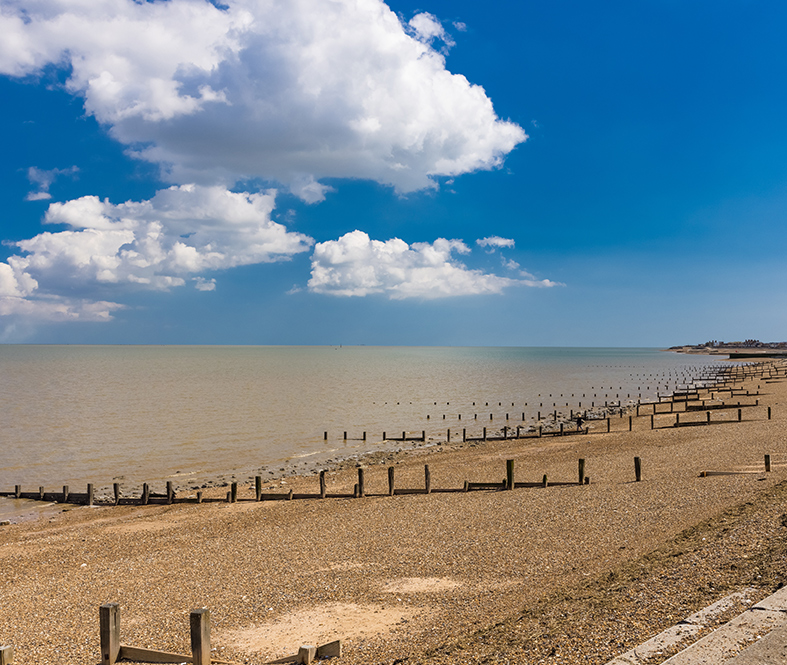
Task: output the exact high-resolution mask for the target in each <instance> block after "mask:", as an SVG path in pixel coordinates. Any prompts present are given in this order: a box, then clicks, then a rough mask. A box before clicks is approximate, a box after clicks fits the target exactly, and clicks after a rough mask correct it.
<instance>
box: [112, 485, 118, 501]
mask: <svg viewBox="0 0 787 665" xmlns="http://www.w3.org/2000/svg"><path fill="white" fill-rule="evenodd" d="M112 492H113V493H114V495H115V505H116V506H117V505H118V504H119V503H120V483H112Z"/></svg>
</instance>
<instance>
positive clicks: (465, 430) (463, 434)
mask: <svg viewBox="0 0 787 665" xmlns="http://www.w3.org/2000/svg"><path fill="white" fill-rule="evenodd" d="M466 441H467V429H466V428H464V427H463V428H462V443H465V442H466Z"/></svg>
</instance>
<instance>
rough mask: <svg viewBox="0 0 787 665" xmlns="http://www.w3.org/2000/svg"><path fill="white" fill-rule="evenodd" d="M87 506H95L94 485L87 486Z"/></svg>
mask: <svg viewBox="0 0 787 665" xmlns="http://www.w3.org/2000/svg"><path fill="white" fill-rule="evenodd" d="M87 505H88V506H92V505H93V483H88V484H87Z"/></svg>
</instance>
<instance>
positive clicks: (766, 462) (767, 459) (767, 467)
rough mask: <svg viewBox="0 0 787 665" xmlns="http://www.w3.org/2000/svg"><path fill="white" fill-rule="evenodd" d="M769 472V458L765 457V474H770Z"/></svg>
mask: <svg viewBox="0 0 787 665" xmlns="http://www.w3.org/2000/svg"><path fill="white" fill-rule="evenodd" d="M770 470H771V456H770V455H766V456H765V473H770Z"/></svg>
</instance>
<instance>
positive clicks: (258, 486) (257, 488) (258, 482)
mask: <svg viewBox="0 0 787 665" xmlns="http://www.w3.org/2000/svg"><path fill="white" fill-rule="evenodd" d="M254 497H255V499H256V500H257V501H259V500H260V499H262V476H254Z"/></svg>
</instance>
